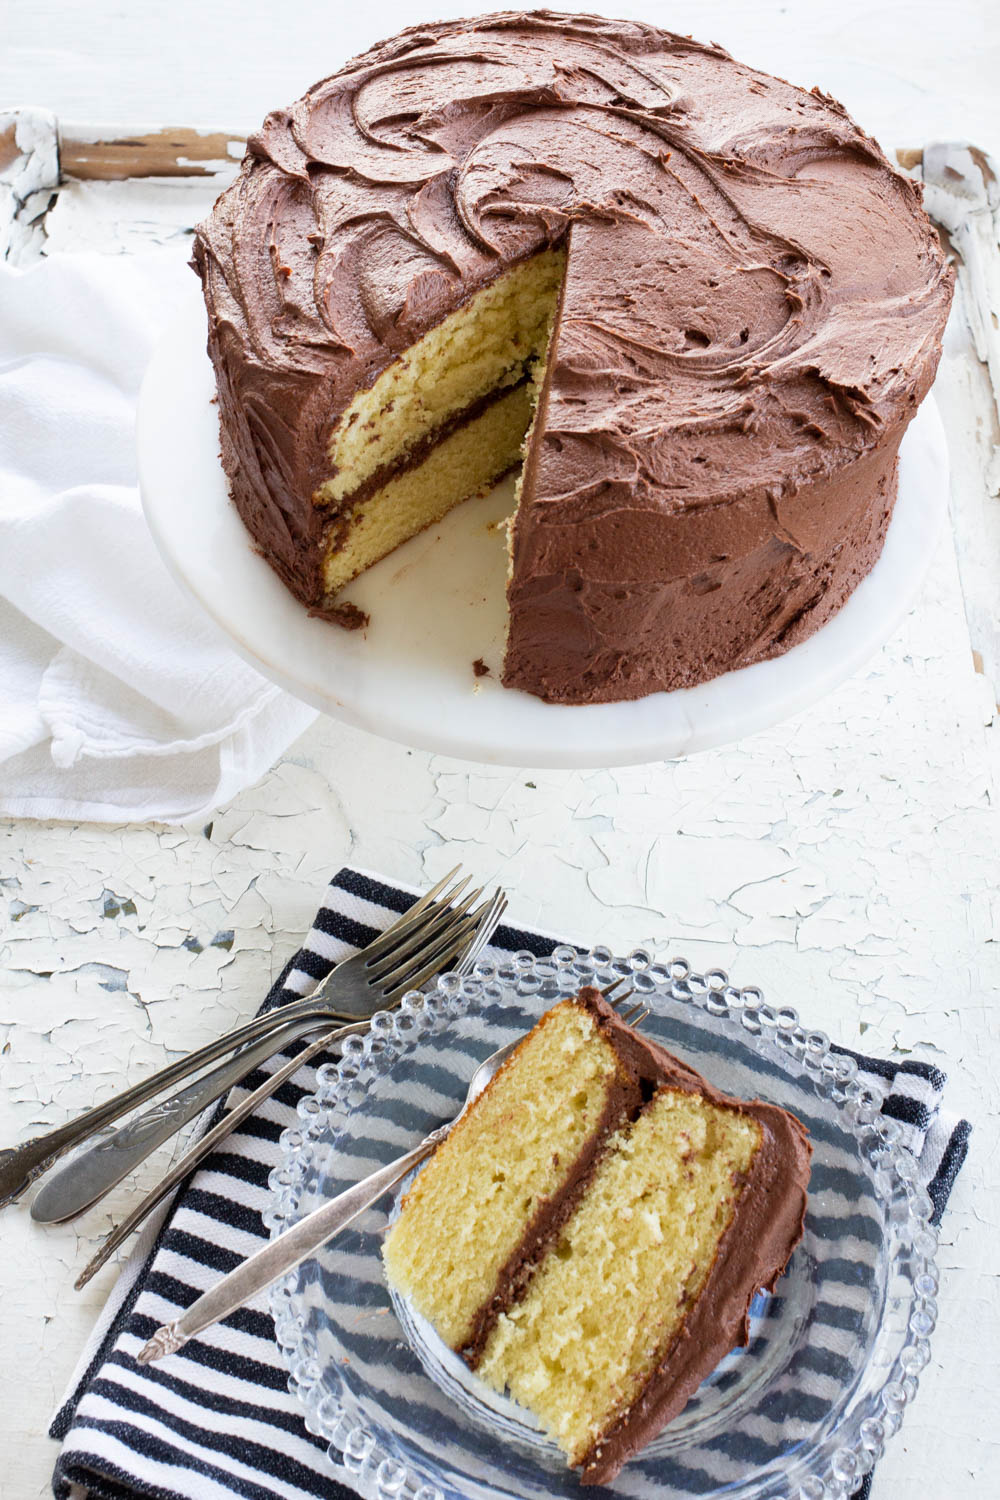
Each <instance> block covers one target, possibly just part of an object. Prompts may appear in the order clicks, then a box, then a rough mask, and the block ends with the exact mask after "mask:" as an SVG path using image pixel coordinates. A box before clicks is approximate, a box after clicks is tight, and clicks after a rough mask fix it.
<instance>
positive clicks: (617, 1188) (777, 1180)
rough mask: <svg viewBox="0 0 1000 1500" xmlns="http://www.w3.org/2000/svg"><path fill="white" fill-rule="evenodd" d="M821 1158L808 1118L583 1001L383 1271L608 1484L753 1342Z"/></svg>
mask: <svg viewBox="0 0 1000 1500" xmlns="http://www.w3.org/2000/svg"><path fill="white" fill-rule="evenodd" d="M810 1155H811V1151H810V1147H809V1144H808V1142H807V1140H806V1131H805V1129H804V1127H803V1126H802V1125H801V1124H800V1123H799V1122H798V1120H796V1119H795V1118H794V1116H792V1115H790V1114H788V1113H787V1112H786V1111H785V1110H782V1109H779V1108H778V1107H777V1106H776V1105H773V1104H762V1103H761V1102H760V1101H759V1100H755V1101H753V1102H751V1103H746V1102H744V1101H742V1100H738V1099H731V1098H728V1097H727V1096H726V1095H725V1094H722V1093H720V1092H719V1091H718V1090H717V1089H714V1088H712V1086H711V1085H710V1084H708V1083H707V1082H706V1081H705V1079H704V1078H702V1077H701V1076H700V1075H699V1074H698V1073H696V1072H695V1071H694V1070H693V1069H692V1068H689V1067H687V1066H686V1064H684V1063H682V1062H681V1061H680V1060H679V1059H678V1058H676V1057H673V1056H671V1054H670V1053H669V1052H666V1051H664V1049H663V1048H662V1047H659V1046H657V1045H656V1044H655V1043H653V1042H651V1041H648V1040H646V1039H644V1038H642V1037H640V1036H638V1035H636V1033H635V1032H634V1031H632V1030H631V1029H630V1028H629V1027H628V1026H626V1025H625V1024H624V1023H623V1022H622V1021H621V1020H620V1019H619V1017H618V1016H616V1015H615V1013H614V1011H613V1010H612V1009H611V1007H610V1006H609V1005H608V1004H607V1003H606V1001H605V1000H604V999H603V998H602V997H601V995H600V993H599V992H598V991H597V990H594V989H585V990H582V991H581V992H580V994H579V995H578V996H577V998H576V999H575V1000H566V1001H563V1003H562V1004H561V1005H558V1006H556V1007H555V1009H553V1010H551V1011H549V1012H548V1013H547V1014H546V1015H545V1016H543V1017H542V1019H541V1021H540V1022H539V1023H538V1025H537V1026H536V1027H535V1028H534V1030H533V1031H531V1032H530V1033H529V1035H528V1036H527V1037H526V1038H525V1040H524V1041H523V1042H522V1043H521V1045H520V1046H519V1048H518V1049H517V1051H516V1052H515V1053H514V1054H513V1056H512V1057H511V1058H509V1059H508V1061H507V1063H506V1064H505V1065H504V1067H503V1068H502V1069H501V1070H500V1072H499V1073H498V1074H497V1075H496V1077H495V1078H494V1079H493V1081H492V1082H491V1083H490V1085H489V1086H488V1088H487V1089H486V1090H485V1091H484V1093H482V1094H481V1095H480V1096H479V1098H478V1099H477V1100H476V1102H475V1103H474V1104H473V1105H472V1106H471V1107H470V1109H469V1110H468V1111H467V1112H466V1114H465V1115H464V1116H463V1117H462V1119H461V1120H460V1121H459V1123H458V1124H457V1125H456V1127H455V1128H454V1130H453V1131H452V1132H451V1133H450V1135H449V1136H448V1138H447V1139H446V1141H445V1142H444V1144H443V1145H441V1146H439V1147H438V1149H437V1151H436V1152H435V1154H434V1156H433V1157H432V1158H431V1160H430V1162H429V1163H428V1164H427V1166H426V1167H425V1168H424V1169H423V1171H422V1172H421V1173H420V1175H419V1176H418V1177H417V1180H416V1182H415V1183H414V1185H413V1187H412V1188H411V1190H410V1192H409V1193H408V1194H407V1195H406V1197H405V1198H404V1200H403V1204H402V1207H401V1210H400V1214H399V1217H398V1218H397V1220H396V1222H395V1224H394V1225H393V1226H392V1228H391V1230H390V1232H389V1235H388V1236H387V1238H386V1242H385V1247H384V1258H385V1266H386V1272H387V1274H388V1276H389V1279H390V1281H391V1282H392V1283H393V1285H394V1286H396V1287H397V1288H398V1289H399V1290H400V1291H401V1292H402V1293H403V1294H404V1295H405V1296H407V1297H409V1298H410V1300H411V1301H412V1303H413V1305H414V1306H415V1307H416V1308H417V1310H418V1311H419V1312H421V1313H422V1314H423V1315H424V1316H425V1317H427V1318H428V1319H429V1320H430V1322H431V1323H432V1324H433V1325H434V1327H435V1328H436V1329H437V1331H438V1333H439V1334H440V1335H441V1337H442V1338H443V1339H444V1340H445V1342H446V1343H447V1344H449V1345H450V1347H451V1348H453V1349H455V1350H457V1351H458V1352H460V1353H461V1354H462V1355H463V1356H464V1358H465V1359H466V1361H467V1363H468V1364H469V1365H470V1367H471V1368H472V1369H473V1370H475V1371H476V1372H477V1373H478V1374H479V1375H480V1376H481V1377H482V1378H483V1379H484V1380H486V1381H487V1382H488V1383H489V1384H490V1385H491V1386H493V1387H495V1388H496V1389H497V1390H500V1391H503V1390H507V1391H509V1392H510V1394H511V1395H512V1396H513V1397H514V1398H515V1399H516V1400H517V1401H519V1402H521V1403H522V1404H523V1405H524V1406H527V1407H528V1408H529V1409H530V1410H531V1411H533V1412H534V1414H535V1416H536V1417H537V1418H538V1419H539V1421H540V1422H541V1424H542V1426H543V1427H544V1428H545V1429H546V1430H547V1431H548V1432H549V1433H551V1434H552V1436H553V1437H554V1438H555V1439H556V1441H557V1442H558V1443H559V1446H560V1447H561V1448H562V1449H563V1451H564V1452H565V1453H566V1456H567V1459H568V1461H569V1463H570V1464H571V1465H573V1466H575V1467H578V1468H579V1469H580V1471H581V1478H582V1480H583V1482H584V1483H585V1484H609V1483H610V1482H611V1481H612V1480H613V1479H614V1477H615V1475H616V1474H617V1473H618V1471H619V1469H620V1468H621V1467H622V1465H623V1464H624V1463H625V1462H626V1461H627V1460H628V1459H629V1458H630V1457H632V1455H633V1454H635V1453H636V1452H638V1451H639V1449H641V1448H642V1447H644V1446H645V1444H646V1443H648V1442H649V1441H650V1439H651V1438H653V1437H655V1435H656V1434H657V1433H658V1432H659V1431H660V1430H661V1428H663V1427H664V1426H665V1425H666V1424H667V1423H668V1422H669V1421H670V1420H671V1419H672V1418H673V1417H675V1416H676V1415H677V1414H678V1413H679V1412H680V1411H681V1410H682V1408H683V1407H684V1406H685V1405H686V1403H687V1401H688V1399H689V1397H690V1396H691V1395H692V1394H693V1392H694V1391H695V1390H696V1389H697V1387H698V1386H699V1385H700V1383H701V1381H702V1380H703V1379H704V1378H705V1376H706V1375H708V1374H710V1373H711V1371H712V1370H713V1369H714V1368H715V1366H716V1365H717V1364H718V1362H719V1360H720V1359H722V1358H723V1357H724V1355H726V1354H727V1353H728V1352H729V1350H730V1349H731V1348H732V1347H733V1346H734V1344H737V1343H746V1341H747V1337H748V1310H749V1306H750V1302H751V1300H752V1298H753V1296H754V1294H755V1293H756V1292H757V1291H758V1290H759V1289H760V1288H761V1287H766V1288H768V1289H771V1288H773V1286H774V1284H775V1282H776V1281H777V1279H778V1277H779V1276H780V1275H781V1273H782V1271H783V1270H784V1268H785V1265H786V1264H787V1262H788V1259H789V1256H790V1255H791V1253H792V1251H793V1249H794V1248H795V1246H796V1244H797V1243H798V1241H799V1239H800V1237H801V1234H802V1225H803V1218H804V1215H805V1206H806V1188H807V1185H808V1181H809V1160H810Z"/></svg>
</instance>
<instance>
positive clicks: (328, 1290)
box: [266, 947, 937, 1500]
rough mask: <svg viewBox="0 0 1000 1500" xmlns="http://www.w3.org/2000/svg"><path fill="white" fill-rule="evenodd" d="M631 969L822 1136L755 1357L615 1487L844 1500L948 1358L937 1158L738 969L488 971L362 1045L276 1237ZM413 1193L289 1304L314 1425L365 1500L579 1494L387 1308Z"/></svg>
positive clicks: (736, 1361) (508, 1411) (499, 1410)
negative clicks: (930, 1160)
mask: <svg viewBox="0 0 1000 1500" xmlns="http://www.w3.org/2000/svg"><path fill="white" fill-rule="evenodd" d="M622 974H629V975H630V976H631V980H632V984H633V986H634V988H635V989H636V991H637V992H638V997H640V998H641V999H642V1000H643V1002H644V1004H645V1005H646V1006H647V1007H648V1009H649V1011H650V1015H649V1018H648V1019H647V1020H646V1021H645V1022H644V1023H643V1032H644V1034H647V1035H650V1036H652V1037H654V1038H655V1039H656V1040H657V1041H660V1042H662V1043H663V1044H664V1045H666V1046H667V1047H668V1048H669V1049H670V1050H671V1051H673V1052H676V1053H678V1054H679V1055H680V1056H681V1057H683V1058H684V1059H685V1060H686V1061H688V1062H690V1063H692V1064H693V1065H694V1066H695V1067H696V1068H698V1069H699V1070H700V1071H701V1072H703V1073H704V1074H706V1075H707V1076H708V1077H709V1078H710V1079H711V1080H712V1082H713V1083H715V1084H717V1085H718V1086H720V1087H721V1088H723V1089H725V1090H727V1091H728V1092H730V1093H734V1094H737V1095H742V1096H743V1097H748V1098H749V1097H753V1096H754V1095H757V1096H759V1097H760V1098H763V1099H768V1100H771V1101H773V1102H774V1103H777V1104H780V1105H783V1106H784V1107H786V1108H789V1109H792V1110H793V1111H794V1112H795V1113H796V1114H797V1115H798V1116H799V1117H800V1118H801V1119H802V1120H803V1121H804V1122H805V1123H806V1124H807V1125H808V1127H809V1130H810V1133H811V1137H812V1144H813V1151H814V1156H813V1170H812V1178H811V1180H810V1185H809V1201H808V1208H807V1214H806V1227H805V1233H804V1236H803V1239H802V1242H801V1244H800V1245H799V1247H798V1249H797V1250H796V1251H795V1254H794V1255H793V1257H792V1259H791V1261H790V1263H789V1266H788V1268H787V1270H786V1272H785V1274H784V1276H783V1277H782V1278H781V1280H780V1281H779V1282H778V1285H777V1287H776V1288H775V1291H774V1293H773V1294H772V1295H770V1296H767V1295H766V1294H762V1295H759V1296H758V1297H757V1298H756V1299H755V1300H754V1303H753V1305H752V1308H751V1330H750V1341H749V1343H748V1345H747V1347H746V1348H745V1349H735V1350H734V1351H733V1352H732V1353H731V1354H729V1355H728V1356H727V1357H726V1359H725V1360H723V1361H722V1363H721V1364H720V1365H719V1366H718V1367H717V1369H716V1370H715V1371H714V1372H713V1373H712V1375H710V1376H709V1377H708V1378H707V1380H705V1381H704V1382H703V1383H702V1385H701V1387H700V1388H699V1390H698V1391H697V1392H696V1393H695V1395H694V1396H693V1397H692V1399H691V1400H690V1401H689V1403H688V1405H687V1406H686V1407H685V1409H684V1411H683V1412H682V1413H681V1414H680V1416H678V1417H677V1418H676V1419H675V1420H674V1421H673V1422H672V1423H671V1424H670V1425H669V1426H668V1427H667V1428H666V1429H665V1430H664V1432H663V1433H661V1434H660V1435H659V1437H658V1438H656V1439H654V1441H653V1442H652V1443H651V1444H650V1445H649V1446H648V1447H647V1448H645V1449H644V1450H643V1451H642V1453H640V1454H639V1455H637V1456H636V1458H634V1459H633V1460H632V1461H631V1462H630V1463H629V1464H627V1465H626V1466H625V1468H624V1469H623V1470H622V1472H621V1474H620V1475H619V1477H618V1479H617V1480H616V1481H615V1483H614V1485H613V1486H611V1487H609V1488H610V1491H611V1492H612V1493H614V1494H617V1495H622V1496H632V1497H636V1500H691V1497H695V1496H697V1497H699V1500H710V1497H721V1496H723V1495H725V1496H726V1497H727V1500H779V1497H781V1500H846V1497H847V1496H849V1495H851V1494H852V1493H853V1491H854V1489H855V1488H856V1486H857V1484H858V1483H859V1481H860V1479H861V1477H862V1476H863V1474H864V1473H866V1472H867V1470H868V1469H870V1468H871V1466H872V1464H873V1463H874V1462H875V1460H876V1459H877V1458H878V1456H879V1454H880V1452H881V1451H882V1447H883V1445H884V1443H885V1441H886V1440H887V1438H888V1437H890V1436H891V1435H892V1434H893V1433H894V1432H896V1431H897V1429H898V1428H899V1425H900V1423H901V1421H902V1415H903V1411H904V1409H905V1407H906V1405H907V1404H908V1402H909V1401H910V1400H912V1397H913V1395H914V1394H915V1391H916V1386H917V1379H918V1376H919V1373H920V1371H921V1370H922V1369H923V1367H924V1366H925V1365H926V1363H927V1361H928V1359H929V1357H930V1348H929V1342H928V1339H929V1335H930V1333H931V1331H932V1330H933V1327H934V1320H935V1315H936V1304H935V1301H934V1298H935V1294H936V1291H937V1277H936V1271H935V1264H934V1256H935V1250H936V1245H937V1237H936V1234H935V1231H934V1229H933V1228H932V1227H931V1225H930V1222H929V1220H930V1214H931V1211H932V1209H931V1201H930V1198H929V1197H928V1195H927V1193H926V1191H925V1190H924V1188H923V1187H922V1186H921V1185H920V1183H919V1181H918V1168H917V1163H916V1161H915V1159H914V1158H913V1156H912V1155H911V1154H910V1152H908V1151H907V1150H905V1149H904V1148H903V1147H902V1146H901V1145H900V1143H899V1126H898V1124H897V1123H896V1122H895V1121H894V1120H892V1119H890V1118H888V1117H886V1116H884V1115H882V1114H881V1113H880V1107H881V1103H882V1096H881V1095H880V1094H879V1093H878V1092H877V1091H876V1088H875V1087H874V1086H873V1085H871V1084H870V1083H869V1082H868V1081H867V1079H865V1080H862V1079H860V1078H858V1077H857V1068H856V1064H855V1063H854V1060H853V1059H852V1058H851V1057H848V1056H846V1055H845V1054H843V1053H841V1052H838V1051H836V1050H835V1049H834V1048H832V1046H831V1044H830V1042H829V1040H828V1038H827V1037H826V1036H824V1035H823V1034H822V1033H821V1032H810V1031H808V1030H806V1029H805V1028H804V1027H803V1026H802V1025H801V1024H800V1022H799V1018H798V1016H797V1014H796V1013H795V1011H794V1010H792V1009H790V1008H784V1009H780V1010H779V1009H775V1008H773V1007H771V1006H770V1005H767V1004H766V1003H765V1002H764V999H763V996H762V995H761V993H760V991H759V990H757V989H754V988H747V989H742V990H741V989H737V988H736V987H735V986H733V985H730V984H729V982H728V979H727V977H726V975H725V974H724V973H723V972H722V971H721V970H715V971H713V972H711V973H708V974H704V975H701V974H695V973H693V972H692V971H691V969H690V967H689V966H688V964H687V963H686V962H685V961H684V960H682V959H675V960H673V961H672V962H670V963H668V964H660V963H656V962H654V961H653V960H652V958H651V956H650V955H649V954H648V953H644V952H641V951H637V952H635V953H632V954H631V955H629V957H627V958H616V957H614V956H613V955H612V953H611V952H610V951H609V950H608V949H604V948H594V949H593V950H591V952H590V953H589V954H585V955H581V954H580V953H579V952H578V951H577V950H576V949H574V948H570V947H560V948H557V949H556V950H555V952H554V953H553V954H552V956H551V957H550V958H542V959H539V958H535V957H534V956H533V955H532V954H530V953H527V952H525V953H518V954H515V955H513V956H512V957H510V958H506V959H505V960H504V961H503V962H502V963H501V965H500V966H499V967H497V966H495V965H494V964H492V963H491V962H488V961H484V962H481V963H480V964H479V965H478V966H477V970H476V973H475V974H474V975H473V976H472V977H470V978H467V979H464V980H460V979H458V978H456V976H454V975H450V974H449V975H444V976H442V977H441V978H440V979H439V980H438V981H437V985H436V987H434V988H433V989H432V990H431V991H430V992H429V993H428V994H419V993H416V992H414V993H413V994H411V995H409V996H407V997H406V999H405V1000H404V1001H403V1004H402V1006H401V1007H400V1009H399V1010H398V1011H397V1012H395V1013H392V1014H388V1013H382V1014H380V1015H378V1016H376V1017H375V1018H374V1019H373V1021H372V1026H371V1031H370V1033H369V1035H367V1036H366V1037H364V1038H361V1037H354V1038H350V1039H349V1041H348V1043H347V1044H346V1046H345V1055H344V1057H343V1058H342V1060H341V1062H340V1063H339V1064H329V1065H326V1066H324V1067H322V1068H321V1069H320V1070H319V1072H318V1074H317V1091H316V1093H315V1094H311V1095H309V1096H307V1097H306V1098H304V1099H303V1100H302V1101H301V1102H300V1105H299V1116H300V1121H301V1123H300V1125H299V1126H298V1127H296V1128H294V1129H292V1130H287V1131H285V1132H284V1134H283V1135H282V1138H281V1139H282V1147H283V1151H284V1160H283V1162H282V1164H281V1165H280V1166H279V1167H277V1168H276V1169H275V1170H274V1171H273V1172H272V1174H271V1177H270V1186H271V1188H272V1192H273V1199H272V1207H271V1209H270V1211H269V1213H268V1215H267V1216H266V1222H267V1223H268V1227H269V1228H270V1230H271V1233H272V1235H276V1234H279V1233H280V1232H281V1231H282V1230H283V1229H285V1228H286V1227H288V1226H290V1225H291V1224H293V1223H295V1222H296V1221H297V1220H298V1219H299V1218H301V1217H302V1216H303V1215H304V1214H306V1213H308V1212H310V1211H311V1209H313V1208H314V1207H316V1206H317V1205H318V1203H320V1202H322V1201H325V1200H326V1199H328V1198H329V1197H331V1196H332V1195H333V1194H334V1193H337V1192H340V1191H342V1190H343V1189H344V1188H345V1187H348V1186H349V1185H350V1184H351V1183H353V1182H356V1181H358V1180H359V1179H360V1178H361V1177H363V1176H365V1175H366V1174H367V1173H368V1172H370V1171H373V1170H374V1169H375V1168H376V1167H377V1166H380V1165H382V1164H384V1163H385V1162H387V1161H390V1160H391V1159H393V1158H394V1157H395V1156H398V1155H400V1154H401V1153H402V1152H403V1151H404V1150H406V1149H407V1148H408V1147H409V1146H410V1145H412V1144H414V1143H415V1142H416V1140H417V1139H419V1138H420V1136H421V1135H423V1134H424V1133H425V1132H426V1131H427V1130H428V1129H430V1128H432V1127H433V1126H434V1125H437V1124H440V1123H441V1121H442V1120H444V1119H447V1118H449V1117H450V1116H451V1115H453V1114H454V1113H456V1112H457V1109H458V1108H459V1107H460V1105H461V1103H462V1101H463V1100H464V1097H465V1088H466V1083H467V1081H468V1079H469V1077H471V1074H472V1072H473V1070H474V1067H475V1065H476V1063H477V1062H478V1061H479V1060H480V1059H481V1058H483V1057H485V1056H486V1055H487V1054H488V1053H489V1052H492V1051H493V1050H494V1049H495V1048H496V1047H498V1046H500V1045H502V1044H503V1043H504V1042H506V1041H509V1040H511V1039H512V1038H513V1037H515V1036H517V1035H519V1034H522V1033H523V1032H524V1031H526V1030H527V1029H529V1028H530V1027H531V1026H532V1025H533V1024H534V1022H535V1021H536V1020H537V1019H538V1017H539V1016H540V1015H541V1014H542V1013H543V1012H544V1011H545V1010H547V1009H548V1008H549V1007H550V1006H552V1005H553V1004H555V1003H557V1002H558V1001H559V1000H560V999H562V998H564V997H565V996H566V995H569V994H573V993H575V992H576V990H577V989H579V988H580V986H581V985H582V984H585V983H595V984H598V985H603V984H607V983H609V982H610V981H611V980H612V979H614V978H616V977H618V976H619V975H622ZM398 1196H399V1194H397V1195H396V1196H395V1198H391V1197H388V1196H387V1198H386V1199H384V1200H383V1201H382V1203H380V1204H379V1205H378V1207H377V1208H375V1209H372V1210H369V1211H368V1212H367V1213H366V1214H365V1215H363V1216H362V1217H361V1219H359V1220H358V1221H357V1223H356V1225H355V1226H353V1227H352V1228H351V1229H350V1230H348V1231H347V1232H346V1233H344V1234H342V1235H341V1236H339V1237H338V1238H337V1239H336V1240H334V1241H333V1242H332V1243H331V1244H329V1245H327V1246H325V1247H324V1249H323V1251H322V1252H320V1254H319V1255H317V1256H316V1257H315V1258H314V1259H312V1260H309V1261H306V1262H305V1263H304V1264H303V1265H301V1266H299V1267H298V1268H297V1269H296V1270H295V1271H293V1272H291V1273H290V1274H289V1275H288V1276H286V1277H285V1278H284V1279H283V1280H282V1281H280V1282H278V1283H276V1285H275V1286H274V1287H273V1288H272V1292H271V1307H272V1312H273V1314H274V1319H275V1327H276V1332H277V1338H278V1342H279V1345H280V1346H281V1348H282V1350H283V1352H284V1355H285V1358H286V1361H287V1363H288V1366H289V1370H290V1376H289V1388H290V1390H291V1391H292V1392H293V1393H294V1394H295V1395H296V1396H297V1397H298V1399H299V1401H300V1403H301V1405H302V1408H303V1411H304V1415H305V1421H306V1426H307V1427H308V1428H309V1430H310V1431H311V1432H313V1433H315V1434H317V1435H319V1436H321V1437H322V1438H324V1439H325V1440H326V1441H327V1442H328V1444H329V1455H330V1459H331V1462H332V1463H333V1464H334V1466H335V1467H336V1468H337V1469H338V1471H339V1472H340V1473H341V1474H342V1475H343V1474H346V1476H347V1477H348V1479H349V1482H350V1484H351V1485H352V1486H353V1487H354V1488H355V1489H357V1490H358V1491H359V1492H360V1493H361V1495H362V1496H364V1497H365V1500H390V1497H398V1500H487V1497H495V1500H543V1497H546V1500H548V1497H558V1496H566V1497H569V1496H578V1495H579V1492H580V1484H579V1479H578V1477H577V1476H576V1474H575V1473H573V1472H572V1471H570V1470H568V1469H567V1468H566V1467H565V1463H564V1461H563V1459H562V1457H561V1455H560V1454H559V1453H558V1450H557V1449H556V1448H555V1446H554V1444H552V1443H551V1442H550V1441H549V1440H548V1439H546V1438H545V1437H544V1436H543V1435H541V1434H540V1433H538V1432H537V1430H535V1429H534V1428H533V1425H532V1423H531V1420H530V1418H527V1417H526V1414H524V1413H523V1412H520V1409H519V1408H516V1407H515V1406H514V1405H513V1403H511V1402H506V1401H503V1400H502V1399H498V1398H497V1397H495V1396H494V1395H492V1393H489V1392H487V1391H486V1390H485V1388H484V1387H483V1386H482V1385H481V1384H480V1382H478V1381H477V1380H475V1378H474V1377H472V1376H469V1375H468V1374H467V1373H466V1372H464V1370H462V1369H461V1368H460V1367H459V1365H458V1362H457V1361H454V1360H450V1359H449V1358H448V1357H447V1355H446V1353H445V1352H444V1351H443V1349H442V1346H440V1345H439V1344H437V1341H436V1340H435V1339H434V1337H433V1336H432V1335H430V1334H429V1331H428V1330H427V1328H426V1325H423V1324H422V1321H421V1320H420V1319H418V1318H416V1316H415V1315H413V1314H412V1312H411V1311H410V1310H408V1309H407V1308H406V1306H405V1304H400V1303H398V1302H396V1301H395V1300H394V1299H393V1297H392V1296H391V1295H390V1293H389V1291H388V1288H387V1287H386V1284H385V1279H384V1276H383V1274H382V1264H381V1256H380V1249H381V1243H382V1239H383V1237H384V1234H385V1230H386V1226H387V1224H388V1223H389V1221H390V1218H391V1216H392V1214H393V1212H394V1208H395V1203H396V1202H397V1201H398Z"/></svg>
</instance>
